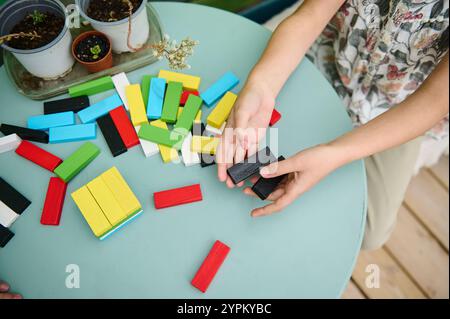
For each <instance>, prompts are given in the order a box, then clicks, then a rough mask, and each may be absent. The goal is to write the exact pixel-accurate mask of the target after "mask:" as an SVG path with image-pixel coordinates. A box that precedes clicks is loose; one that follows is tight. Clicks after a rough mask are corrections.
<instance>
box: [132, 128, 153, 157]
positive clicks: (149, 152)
mask: <svg viewBox="0 0 450 319" xmlns="http://www.w3.org/2000/svg"><path fill="white" fill-rule="evenodd" d="M134 129H135V130H136V132H137V133H139V130H140V129H141V127H140V126H136V127H135V128H134ZM139 141H140V142H141V147H142V150H143V151H144V154H145V157H151V156H153V155H156V154H158V153H159V147H158V144H156V143H153V142H150V141H146V140H143V139H139Z"/></svg>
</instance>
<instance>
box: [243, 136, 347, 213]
mask: <svg viewBox="0 0 450 319" xmlns="http://www.w3.org/2000/svg"><path fill="white" fill-rule="evenodd" d="M335 155H336V154H334V151H333V149H332V147H330V146H328V145H319V146H316V147H313V148H310V149H307V150H304V151H301V152H299V153H297V154H296V155H294V156H293V157H290V158H288V159H286V160H284V161H281V162H276V163H273V164H271V165H268V166H266V167H264V168H263V169H261V171H260V173H261V176H263V177H265V178H273V177H277V176H281V175H285V174H288V176H287V177H286V178H285V179H284V180H283V181H282V182H281V184H280V185H279V186H278V188H277V189H276V190H275V191H274V192H273V193H272V194H270V196H269V197H268V198H267V199H268V200H269V201H273V203H271V204H269V205H267V206H264V207H260V208H256V209H254V210H253V211H252V216H253V217H260V216H266V215H271V214H273V213H276V212H280V211H282V210H283V209H284V208H286V207H287V206H289V205H290V204H292V202H293V201H294V200H295V199H296V198H297V197H299V196H301V195H302V194H303V193H305V192H306V191H308V190H309V189H311V188H312V187H313V186H314V185H316V184H317V183H318V182H319V181H320V180H322V179H323V178H324V177H325V176H327V175H328V174H330V173H331V172H332V171H333V170H335V169H336V168H337V167H338V166H339V165H338V162H337V161H336V160H334V159H335V158H336V156H335ZM258 178H259V177H255V178H253V179H251V182H252V183H255V182H256V181H257V180H258ZM244 193H245V194H246V195H249V196H256V194H255V193H254V192H253V191H252V189H251V188H250V187H247V188H245V189H244Z"/></svg>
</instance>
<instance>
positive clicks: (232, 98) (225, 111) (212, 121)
mask: <svg viewBox="0 0 450 319" xmlns="http://www.w3.org/2000/svg"><path fill="white" fill-rule="evenodd" d="M236 99H237V95H236V94H234V93H232V92H227V94H225V96H224V97H223V98H222V99H221V100H220V102H219V103H217V106H216V107H215V109H214V110H212V112H211V113H210V114H209V116H208V118H207V119H206V121H207V123H208V124H209V125H211V126H213V127H215V128H221V127H222V125H223V123H224V122H225V121H226V120H227V119H228V116H230V113H231V110H232V109H233V106H234V103H235V102H236Z"/></svg>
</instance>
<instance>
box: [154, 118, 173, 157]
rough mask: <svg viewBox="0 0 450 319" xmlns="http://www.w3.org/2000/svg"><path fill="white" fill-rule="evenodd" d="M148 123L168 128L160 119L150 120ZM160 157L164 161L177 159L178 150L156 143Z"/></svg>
mask: <svg viewBox="0 0 450 319" xmlns="http://www.w3.org/2000/svg"><path fill="white" fill-rule="evenodd" d="M150 125H153V126H156V127H159V128H163V129H166V130H168V129H169V128H168V127H167V124H166V123H165V122H163V121H161V120H156V121H153V122H150ZM158 147H159V151H160V152H161V157H162V159H163V162H164V163H170V162H174V161H177V160H179V156H178V151H177V150H176V149H174V148H170V147H168V146H164V145H158Z"/></svg>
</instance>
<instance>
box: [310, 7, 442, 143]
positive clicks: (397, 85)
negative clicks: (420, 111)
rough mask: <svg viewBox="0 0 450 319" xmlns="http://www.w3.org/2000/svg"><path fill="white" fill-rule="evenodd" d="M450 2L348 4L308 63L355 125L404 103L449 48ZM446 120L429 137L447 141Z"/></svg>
mask: <svg viewBox="0 0 450 319" xmlns="http://www.w3.org/2000/svg"><path fill="white" fill-rule="evenodd" d="M448 26H449V0H348V1H347V2H346V3H345V4H344V5H343V6H342V7H341V9H340V10H339V12H338V13H337V14H336V15H335V17H334V18H333V20H332V21H331V22H330V23H329V25H328V26H327V27H326V28H325V30H324V31H323V33H322V35H321V36H320V37H319V38H318V39H317V41H316V42H315V44H314V45H313V46H312V47H311V49H310V51H309V53H308V55H307V56H308V58H310V59H311V60H312V61H313V62H314V63H315V64H316V65H317V66H318V67H319V69H320V70H321V71H322V73H324V74H325V76H326V77H327V78H328V80H329V81H330V82H331V84H332V85H333V86H334V88H335V89H336V92H337V93H338V94H339V95H340V96H341V98H342V99H343V100H344V103H345V105H346V106H347V107H348V112H349V114H350V116H351V118H352V120H353V122H354V123H355V125H360V124H364V123H367V122H368V121H370V120H371V119H373V118H375V117H377V116H378V115H380V114H382V113H383V112H385V111H386V110H388V109H389V108H390V107H392V106H395V105H396V104H399V103H401V102H402V101H404V100H405V99H406V98H407V97H408V96H409V95H410V94H412V93H414V91H415V90H416V89H417V88H418V87H419V86H420V85H421V84H422V83H423V82H424V81H425V79H426V78H427V77H428V76H429V75H430V74H431V72H432V71H433V70H434V68H435V66H436V65H437V64H438V63H439V62H440V60H441V59H442V58H443V57H444V55H445V54H446V53H447V52H448V48H449V34H448ZM448 130H449V119H448V116H447V118H446V119H444V120H443V121H442V122H441V123H439V125H437V126H436V127H435V128H434V129H433V130H431V131H430V132H429V133H428V135H430V136H433V137H435V138H443V137H446V136H448Z"/></svg>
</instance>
